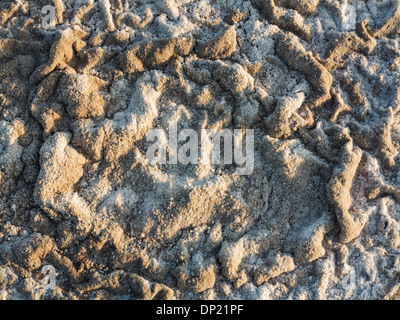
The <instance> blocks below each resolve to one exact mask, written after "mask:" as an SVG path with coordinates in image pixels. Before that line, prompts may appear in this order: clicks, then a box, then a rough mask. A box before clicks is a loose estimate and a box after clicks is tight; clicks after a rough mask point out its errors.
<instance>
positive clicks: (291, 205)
mask: <svg viewBox="0 0 400 320" xmlns="http://www.w3.org/2000/svg"><path fill="white" fill-rule="evenodd" d="M45 5H53V6H54V7H55V8H56V28H55V29H53V30H52V29H47V30H46V29H44V28H43V27H42V19H43V17H44V14H42V13H41V9H42V8H43V7H44V6H45ZM346 6H347V7H349V8H352V9H353V10H354V14H355V18H354V19H355V20H354V24H353V25H352V24H349V23H348V21H347V20H346V19H348V16H346V14H345V13H344V11H343V7H346ZM399 19H400V4H399V2H397V1H388V0H383V1H378V0H373V1H356V0H354V1H351V0H348V1H340V2H339V1H335V0H320V1H318V0H301V1H292V0H251V1H230V0H224V1H223V0H217V1H212V0H199V1H189V0H162V1H151V0H148V1H146V0H140V1H130V0H100V1H91V0H86V1H65V0H54V1H50V0H48V1H47V0H41V1H35V2H33V1H32V2H31V1H26V0H15V1H3V2H1V3H0V297H1V298H2V299H44V298H53V299H111V298H112V299H126V298H132V299H382V298H387V299H394V298H396V297H398V295H399V285H398V277H399V272H400V255H399V251H398V250H399V246H400V224H399V222H400V204H399V201H400V190H399V188H398V187H397V186H398V185H399V184H400V174H399V157H398V153H399V146H400V126H399V121H400V115H399V112H400V101H399V97H400V96H399V76H400V49H399V44H400V43H399V31H400V20H399ZM175 122H177V123H178V126H179V127H180V128H192V129H195V130H197V131H200V130H201V129H217V130H221V129H233V128H243V129H255V133H256V136H255V168H254V171H253V173H252V174H251V175H248V176H238V175H236V174H235V167H234V166H222V165H220V166H211V165H205V164H199V165H182V164H179V165H166V166H160V165H151V164H149V162H148V161H147V159H146V157H145V150H146V139H145V137H146V134H147V133H148V132H149V130H151V129H153V128H161V129H164V130H167V129H168V127H169V125H171V124H172V123H175ZM45 265H51V266H54V267H55V270H56V272H57V273H56V287H55V288H54V289H51V290H48V289H46V288H43V287H42V286H41V283H42V278H43V274H42V273H41V270H42V267H43V266H45Z"/></svg>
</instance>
